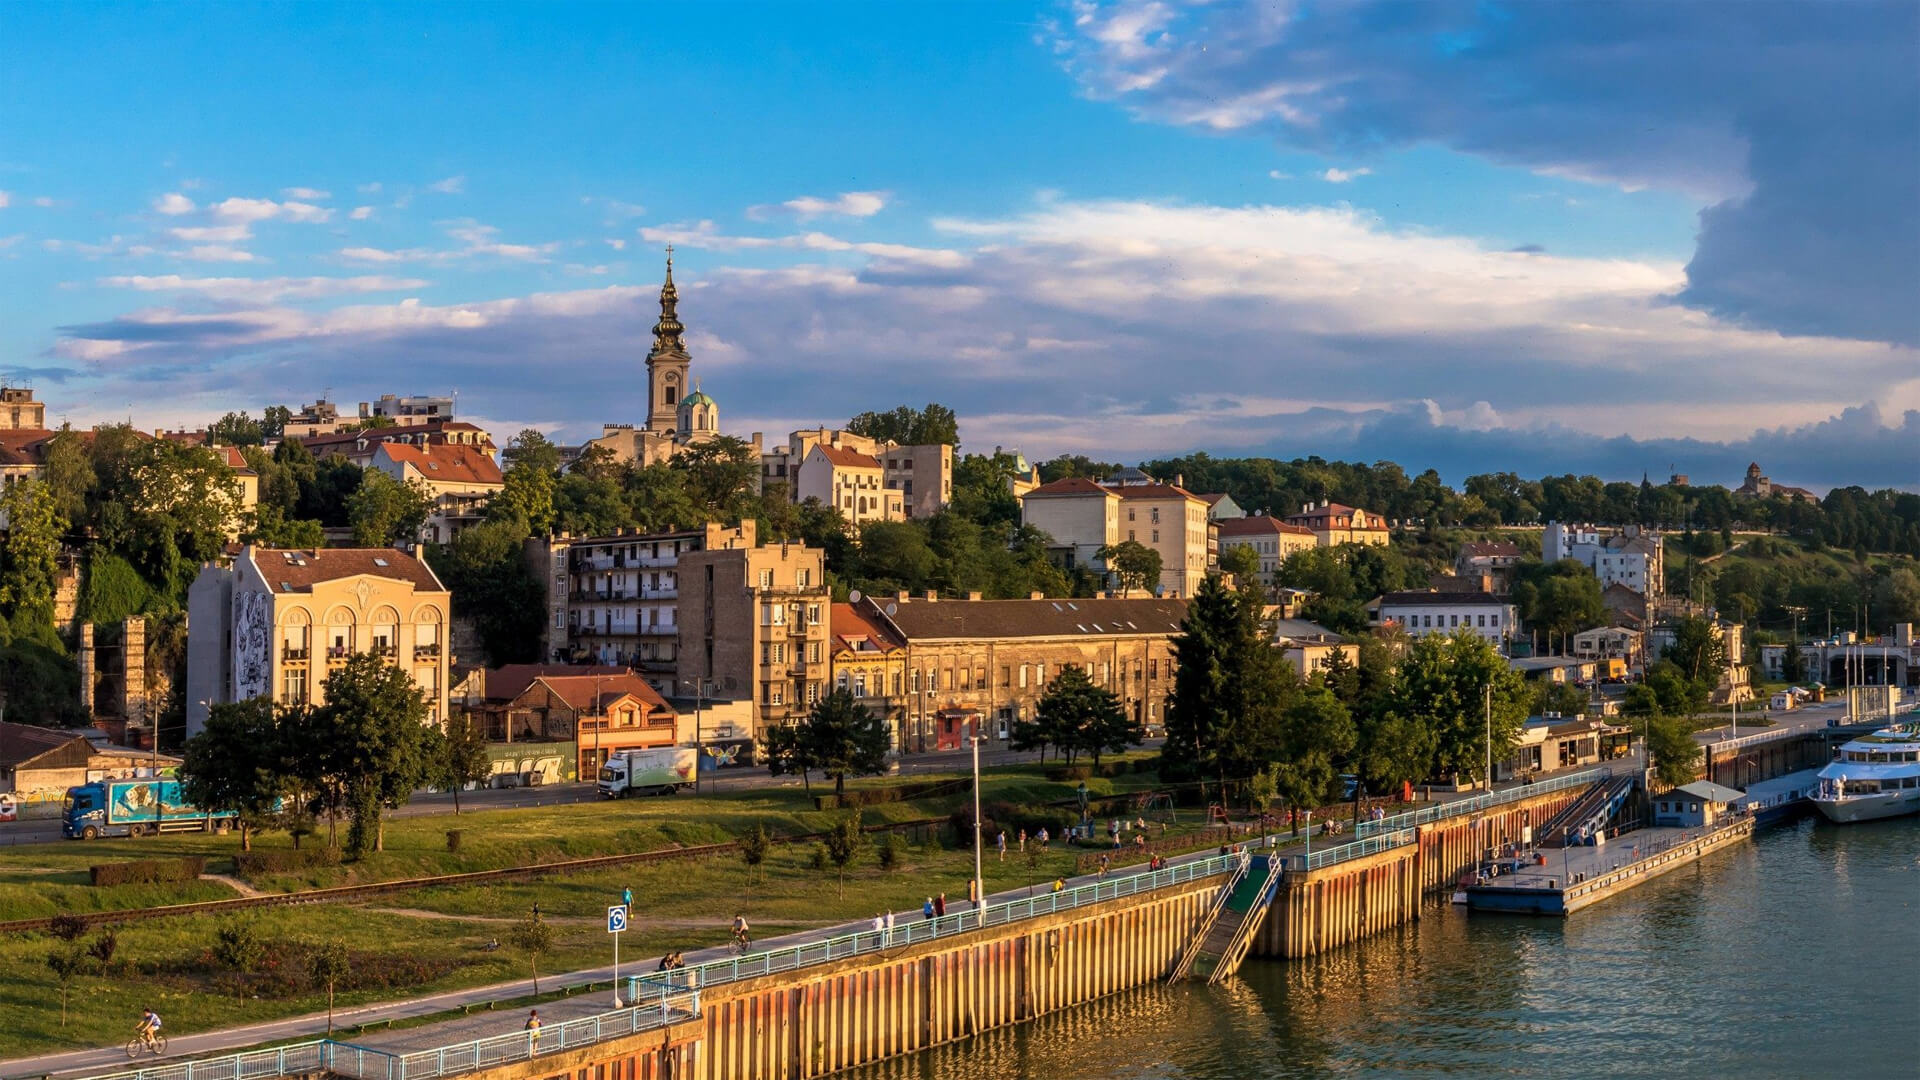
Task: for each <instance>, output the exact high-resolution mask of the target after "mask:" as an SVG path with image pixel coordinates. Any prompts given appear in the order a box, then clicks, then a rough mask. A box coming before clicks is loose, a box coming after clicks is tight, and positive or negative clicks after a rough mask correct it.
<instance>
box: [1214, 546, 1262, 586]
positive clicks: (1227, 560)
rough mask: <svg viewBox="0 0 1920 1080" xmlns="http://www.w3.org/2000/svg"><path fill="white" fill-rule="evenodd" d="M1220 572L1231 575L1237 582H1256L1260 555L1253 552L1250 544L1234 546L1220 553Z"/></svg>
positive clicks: (1258, 574) (1258, 576)
mask: <svg viewBox="0 0 1920 1080" xmlns="http://www.w3.org/2000/svg"><path fill="white" fill-rule="evenodd" d="M1220 572H1221V573H1223V574H1232V575H1233V579H1234V580H1235V581H1238V582H1248V581H1257V580H1259V578H1260V553H1259V552H1257V551H1255V550H1253V545H1252V544H1234V545H1232V546H1231V547H1229V548H1227V550H1225V551H1223V552H1221V553H1220Z"/></svg>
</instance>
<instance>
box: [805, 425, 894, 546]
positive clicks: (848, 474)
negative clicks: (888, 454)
mask: <svg viewBox="0 0 1920 1080" xmlns="http://www.w3.org/2000/svg"><path fill="white" fill-rule="evenodd" d="M793 496H794V499H795V500H796V501H798V502H806V501H807V500H808V499H818V500H820V502H821V503H822V504H824V505H826V506H831V507H833V508H834V509H836V510H838V511H840V516H841V517H843V518H845V519H846V521H847V525H848V526H849V527H850V528H858V527H859V526H861V525H864V524H866V523H867V522H869V521H899V520H902V519H903V518H905V517H906V508H905V504H904V502H903V500H902V497H901V493H900V491H899V490H897V489H889V488H888V487H887V486H886V467H885V466H883V465H882V464H881V463H880V459H879V458H876V457H873V456H871V455H869V454H863V453H861V452H859V451H858V450H849V449H847V448H845V447H840V446H829V445H827V444H826V443H820V444H817V445H815V446H814V448H813V449H812V450H809V451H807V456H806V459H805V460H804V461H802V462H801V463H800V475H799V476H798V477H796V478H795V479H794V482H793Z"/></svg>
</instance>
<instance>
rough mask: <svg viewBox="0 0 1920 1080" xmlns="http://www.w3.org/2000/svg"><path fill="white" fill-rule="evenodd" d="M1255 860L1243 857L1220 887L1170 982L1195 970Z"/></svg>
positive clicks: (1182, 951) (1169, 977)
mask: <svg viewBox="0 0 1920 1080" xmlns="http://www.w3.org/2000/svg"><path fill="white" fill-rule="evenodd" d="M1252 862H1253V860H1252V859H1251V858H1250V857H1248V856H1246V855H1242V856H1241V857H1240V861H1239V863H1237V864H1236V865H1235V866H1234V868H1233V872H1232V873H1231V874H1228V875H1227V880H1226V881H1225V882H1224V883H1223V884H1222V885H1221V886H1220V892H1219V893H1218V894H1216V895H1215V896H1214V898H1213V903H1212V904H1211V905H1210V906H1209V907H1208V908H1207V911H1206V914H1204V915H1202V916H1200V922H1199V924H1198V925H1196V926H1195V927H1194V928H1193V936H1192V937H1190V938H1188V939H1187V947H1186V948H1184V949H1182V950H1181V951H1180V959H1179V960H1177V961H1175V962H1174V965H1173V971H1172V972H1171V973H1169V974H1168V975H1167V981H1168V982H1179V981H1180V980H1181V979H1184V978H1186V977H1187V973H1188V972H1190V971H1192V970H1193V963H1194V961H1195V960H1196V959H1198V958H1199V956H1200V948H1201V946H1202V945H1204V944H1206V940H1207V935H1208V934H1210V933H1212V932H1213V928H1214V925H1215V924H1216V923H1218V922H1219V921H1220V915H1221V913H1222V912H1224V911H1226V910H1227V901H1229V900H1231V899H1233V893H1234V890H1235V889H1238V888H1239V887H1240V883H1241V882H1243V881H1245V880H1246V879H1247V873H1248V870H1249V869H1250V868H1251V866H1252Z"/></svg>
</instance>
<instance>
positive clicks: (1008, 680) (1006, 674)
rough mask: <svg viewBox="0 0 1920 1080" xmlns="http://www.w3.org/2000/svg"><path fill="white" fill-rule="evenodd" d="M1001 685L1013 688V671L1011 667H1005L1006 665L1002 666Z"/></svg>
mask: <svg viewBox="0 0 1920 1080" xmlns="http://www.w3.org/2000/svg"><path fill="white" fill-rule="evenodd" d="M1000 685H1001V686H1012V685H1013V669H1012V668H1011V667H1007V666H1005V665H1002V666H1001V668H1000Z"/></svg>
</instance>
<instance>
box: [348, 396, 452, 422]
mask: <svg viewBox="0 0 1920 1080" xmlns="http://www.w3.org/2000/svg"><path fill="white" fill-rule="evenodd" d="M360 419H361V420H362V421H367V420H376V419H377V420H384V421H387V422H389V423H392V424H395V425H397V426H399V427H410V426H412V425H414V424H433V423H444V422H446V421H449V420H452V419H453V399H452V398H450V397H434V396H432V395H430V394H411V395H408V396H407V397H396V396H395V395H393V394H381V395H380V400H379V401H375V402H372V403H368V402H365V401H363V402H361V403H360Z"/></svg>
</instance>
